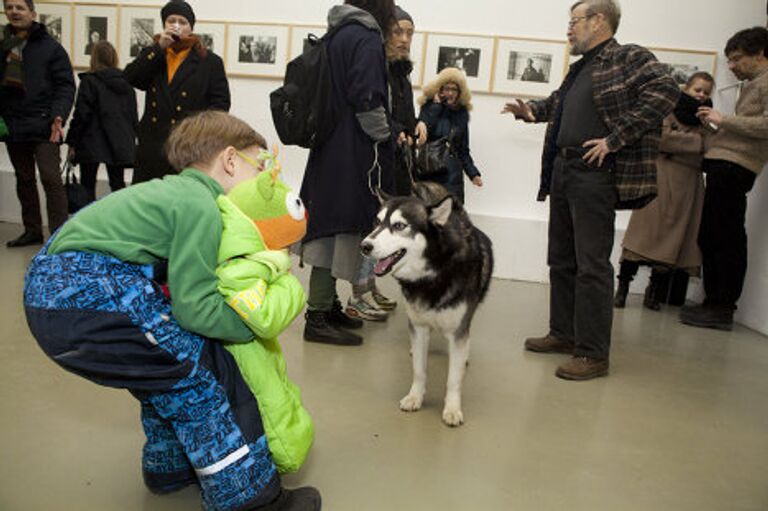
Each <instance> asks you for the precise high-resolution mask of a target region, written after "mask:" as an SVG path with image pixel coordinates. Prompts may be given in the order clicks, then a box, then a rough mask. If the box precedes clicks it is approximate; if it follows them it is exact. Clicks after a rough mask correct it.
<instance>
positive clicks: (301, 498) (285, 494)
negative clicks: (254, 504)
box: [254, 486, 323, 511]
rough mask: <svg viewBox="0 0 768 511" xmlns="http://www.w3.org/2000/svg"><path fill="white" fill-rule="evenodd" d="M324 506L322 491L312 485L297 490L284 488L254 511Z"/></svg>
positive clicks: (304, 510)
mask: <svg viewBox="0 0 768 511" xmlns="http://www.w3.org/2000/svg"><path fill="white" fill-rule="evenodd" d="M322 507H323V502H322V499H321V498H320V492H319V491H317V489H316V488H313V487H311V486H303V487H301V488H296V489H295V490H288V489H287V488H282V489H281V490H280V494H279V495H278V496H277V498H276V499H275V500H274V501H272V502H271V503H269V504H267V505H266V506H261V507H258V508H256V509H255V510H254V511H320V510H321V509H322Z"/></svg>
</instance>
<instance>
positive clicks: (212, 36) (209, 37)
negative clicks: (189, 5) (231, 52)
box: [195, 20, 227, 62]
mask: <svg viewBox="0 0 768 511" xmlns="http://www.w3.org/2000/svg"><path fill="white" fill-rule="evenodd" d="M195 34H196V35H197V36H198V37H199V38H200V42H202V43H203V46H205V47H206V48H207V49H208V51H212V52H213V53H215V54H216V55H218V56H219V57H221V58H222V59H223V60H224V61H225V62H226V54H227V24H226V23H222V22H220V21H203V20H201V21H198V22H197V23H195Z"/></svg>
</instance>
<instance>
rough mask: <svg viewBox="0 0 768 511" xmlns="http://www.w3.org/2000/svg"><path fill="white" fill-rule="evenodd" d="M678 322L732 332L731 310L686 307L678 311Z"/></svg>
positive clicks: (710, 307) (700, 306)
mask: <svg viewBox="0 0 768 511" xmlns="http://www.w3.org/2000/svg"><path fill="white" fill-rule="evenodd" d="M680 321H681V322H682V323H684V324H686V325H691V326H697V327H701V328H714V329H716V330H726V331H730V330H733V309H732V308H730V307H714V306H706V305H698V306H694V307H689V306H686V307H683V308H682V309H681V310H680Z"/></svg>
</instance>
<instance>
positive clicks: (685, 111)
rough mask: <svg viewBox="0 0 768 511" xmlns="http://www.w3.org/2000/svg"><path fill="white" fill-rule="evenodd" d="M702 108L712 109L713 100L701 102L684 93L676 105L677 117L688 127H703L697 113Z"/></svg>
mask: <svg viewBox="0 0 768 511" xmlns="http://www.w3.org/2000/svg"><path fill="white" fill-rule="evenodd" d="M700 106H709V107H711V106H712V100H711V99H707V100H705V101H703V102H699V101H698V100H697V99H696V98H694V97H693V96H689V95H688V94H686V93H685V92H683V93H682V94H680V99H679V100H678V101H677V105H675V110H674V113H675V117H677V120H678V121H680V122H681V123H683V124H685V125H686V126H701V121H700V120H699V118H698V117H696V112H697V111H698V110H699V107H700Z"/></svg>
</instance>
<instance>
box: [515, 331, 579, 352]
mask: <svg viewBox="0 0 768 511" xmlns="http://www.w3.org/2000/svg"><path fill="white" fill-rule="evenodd" d="M574 347H575V345H574V343H573V341H564V340H562V339H558V338H557V337H555V336H554V335H549V334H547V335H545V336H544V337H529V338H527V339H526V340H525V349H527V350H528V351H535V352H536V353H565V354H568V355H570V354H572V353H573V348H574Z"/></svg>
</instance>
